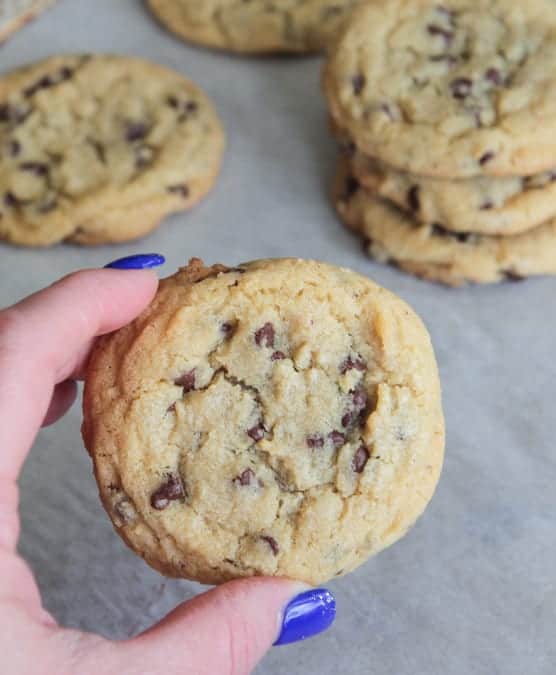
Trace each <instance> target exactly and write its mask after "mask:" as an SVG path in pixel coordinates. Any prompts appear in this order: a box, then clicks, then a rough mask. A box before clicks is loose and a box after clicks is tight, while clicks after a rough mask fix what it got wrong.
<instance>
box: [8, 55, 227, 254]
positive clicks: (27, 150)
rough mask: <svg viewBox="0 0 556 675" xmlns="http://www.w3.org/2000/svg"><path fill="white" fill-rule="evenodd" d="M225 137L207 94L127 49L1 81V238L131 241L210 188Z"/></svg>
mask: <svg viewBox="0 0 556 675" xmlns="http://www.w3.org/2000/svg"><path fill="white" fill-rule="evenodd" d="M223 147H224V135H223V131H222V127H221V124H220V121H219V119H218V117H217V115H216V113H215V111H214V108H213V106H212V104H211V103H210V101H209V100H208V99H207V97H206V96H205V95H204V94H203V93H202V92H201V91H200V90H199V89H198V88H197V87H196V86H195V85H194V84H192V83H191V82H190V81H189V80H187V79H185V78H184V77H183V76H182V75H180V74H179V73H177V72H174V71H172V70H169V69H167V68H164V67H162V66H158V65H155V64H153V63H148V62H146V61H142V60H139V59H134V58H127V57H122V56H56V57H53V58H50V59H47V60H45V61H42V62H40V63H36V64H34V65H31V66H28V67H26V68H23V69H21V70H17V71H15V72H13V73H11V74H9V75H7V76H4V77H3V78H1V79H0V239H5V240H8V241H10V242H13V243H16V244H22V245H28V246H47V245H50V244H55V243H57V242H60V241H63V240H70V241H74V242H77V243H81V244H100V243H107V242H118V241H126V240H128V239H134V238H136V237H139V236H142V235H145V234H147V233H148V232H150V231H151V230H152V229H154V228H155V227H156V226H157V225H158V224H159V222H160V221H161V220H162V219H163V218H164V216H166V215H168V214H170V213H172V212H174V211H181V210H184V209H188V208H190V207H191V206H192V205H193V204H194V203H195V202H197V201H198V200H199V199H201V197H203V196H204V195H205V194H206V193H207V191H208V190H209V189H210V187H211V186H212V184H213V183H214V181H215V178H216V176H217V174H218V172H219V168H220V163H221V158H222V153H223Z"/></svg>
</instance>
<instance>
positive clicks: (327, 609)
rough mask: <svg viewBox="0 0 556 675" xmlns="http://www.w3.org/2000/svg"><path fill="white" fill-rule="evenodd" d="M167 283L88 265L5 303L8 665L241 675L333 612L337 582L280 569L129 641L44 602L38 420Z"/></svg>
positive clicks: (1, 509)
mask: <svg viewBox="0 0 556 675" xmlns="http://www.w3.org/2000/svg"><path fill="white" fill-rule="evenodd" d="M135 262H136V260H134V263H135ZM134 263H133V264H134ZM143 263H144V260H143ZM130 264H131V263H130ZM122 265H125V261H124V263H122ZM157 284H158V281H157V277H156V275H155V274H154V273H153V272H152V271H148V270H141V271H137V270H134V271H129V270H128V271H123V270H121V269H120V270H116V269H110V270H90V271H85V272H78V273H76V274H72V275H70V276H68V277H66V278H64V279H62V280H61V281H59V282H57V283H56V284H54V285H53V286H51V287H50V288H48V289H46V290H43V291H40V292H39V293H36V294H35V295H33V296H31V297H29V298H27V299H25V300H24V301H22V302H21V303H19V304H17V305H15V306H14V307H11V308H8V309H5V310H2V311H0V417H1V419H2V424H1V425H0V653H1V655H2V656H1V660H2V671H3V672H4V668H6V670H5V672H6V673H10V675H41V674H43V673H44V674H45V675H54V674H55V675H76V674H77V673H79V675H114V673H122V674H125V675H136V674H137V675H138V674H145V675H156V674H157V673H161V674H163V675H189V674H192V675H193V674H194V675H204V674H207V675H209V674H210V675H226V674H227V673H230V674H235V675H238V674H243V673H249V672H251V670H252V669H253V667H254V666H255V665H256V663H257V662H258V661H259V660H260V658H261V657H262V656H263V655H264V653H265V652H266V651H267V649H268V648H269V647H270V646H271V644H272V643H273V642H275V641H276V644H286V643H288V642H295V641H297V640H300V639H304V638H306V637H310V636H312V635H315V634H316V633H319V632H321V631H322V630H325V629H326V628H328V626H329V625H330V624H331V623H332V621H333V620H334V616H335V603H334V598H333V597H332V596H331V595H330V594H329V593H328V592H327V591H325V590H323V589H318V590H308V589H307V587H306V586H304V585H302V584H299V583H296V582H294V581H290V580H286V579H277V578H252V579H245V580H241V581H234V582H230V583H228V584H224V585H223V586H220V587H218V588H216V589H214V590H212V591H210V592H208V593H205V594H204V595H200V596H198V597H197V598H195V599H194V600H192V601H190V602H187V603H185V604H183V605H181V606H179V607H178V608H177V609H175V610H174V611H173V612H172V613H171V614H169V615H168V616H167V617H166V618H165V619H163V621H161V622H160V623H159V624H158V625H156V626H154V627H153V628H151V629H150V630H148V631H147V632H146V633H144V634H142V635H140V636H138V637H135V638H132V639H130V640H127V641H123V642H111V641H109V640H106V639H104V638H101V637H99V636H95V635H91V634H87V633H81V632H79V631H75V630H69V629H64V628H61V627H59V626H58V624H57V623H56V621H55V620H54V618H53V617H52V616H50V614H48V613H47V612H46V611H45V610H44V609H43V607H42V603H41V598H40V595H39V590H38V587H37V584H36V582H35V579H34V577H33V575H32V573H31V571H30V570H29V568H28V567H27V565H26V563H25V562H24V561H23V559H22V558H20V557H19V556H18V555H17V551H16V545H17V540H18V536H19V518H18V489H17V478H18V476H19V473H20V470H21V467H22V465H23V462H24V460H25V457H26V456H27V453H28V451H29V449H30V447H31V445H32V443H33V441H34V439H35V436H36V434H37V432H38V430H39V428H40V427H41V426H44V425H46V424H51V423H53V422H55V421H56V420H57V419H59V418H60V417H61V416H62V415H63V414H64V413H65V412H67V410H68V409H69V408H70V407H71V405H72V403H73V402H74V400H75V396H76V391H77V387H76V383H75V380H76V379H79V378H80V377H81V376H82V375H83V372H84V368H85V365H86V361H87V357H88V354H89V351H90V348H91V346H92V342H93V339H94V337H95V336H98V335H102V334H104V333H108V332H110V331H113V330H116V329H118V328H120V327H121V326H123V325H125V324H126V323H128V322H130V321H132V320H133V319H134V318H135V317H136V316H137V315H138V314H139V313H140V312H141V311H142V310H143V309H144V308H145V307H146V306H147V305H148V304H149V302H150V301H151V300H152V298H153V296H154V294H155V292H156V288H157Z"/></svg>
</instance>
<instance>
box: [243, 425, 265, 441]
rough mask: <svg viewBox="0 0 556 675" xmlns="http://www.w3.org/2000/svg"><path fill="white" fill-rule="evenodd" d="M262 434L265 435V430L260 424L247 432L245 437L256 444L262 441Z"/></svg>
mask: <svg viewBox="0 0 556 675" xmlns="http://www.w3.org/2000/svg"><path fill="white" fill-rule="evenodd" d="M264 433H265V428H264V426H263V425H262V424H261V423H260V422H259V424H257V425H256V426H254V427H252V428H251V429H248V430H247V435H248V436H249V437H250V438H252V439H253V440H254V441H255V443H258V442H259V441H262V440H263V438H264Z"/></svg>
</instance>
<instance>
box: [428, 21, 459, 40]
mask: <svg viewBox="0 0 556 675" xmlns="http://www.w3.org/2000/svg"><path fill="white" fill-rule="evenodd" d="M427 31H428V33H429V35H434V36H437V35H438V36H440V37H442V38H444V42H445V43H446V44H450V42H451V41H452V40H453V39H454V34H453V32H452V31H451V30H447V29H446V28H442V26H437V25H436V24H434V23H429V25H428V26H427Z"/></svg>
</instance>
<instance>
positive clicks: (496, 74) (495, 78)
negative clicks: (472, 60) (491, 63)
mask: <svg viewBox="0 0 556 675" xmlns="http://www.w3.org/2000/svg"><path fill="white" fill-rule="evenodd" d="M485 78H486V79H487V80H488V81H489V82H492V84H494V85H496V86H497V87H499V86H500V85H501V84H504V78H503V77H502V73H501V72H500V71H499V70H498V68H489V69H488V70H487V71H486V73H485Z"/></svg>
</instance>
